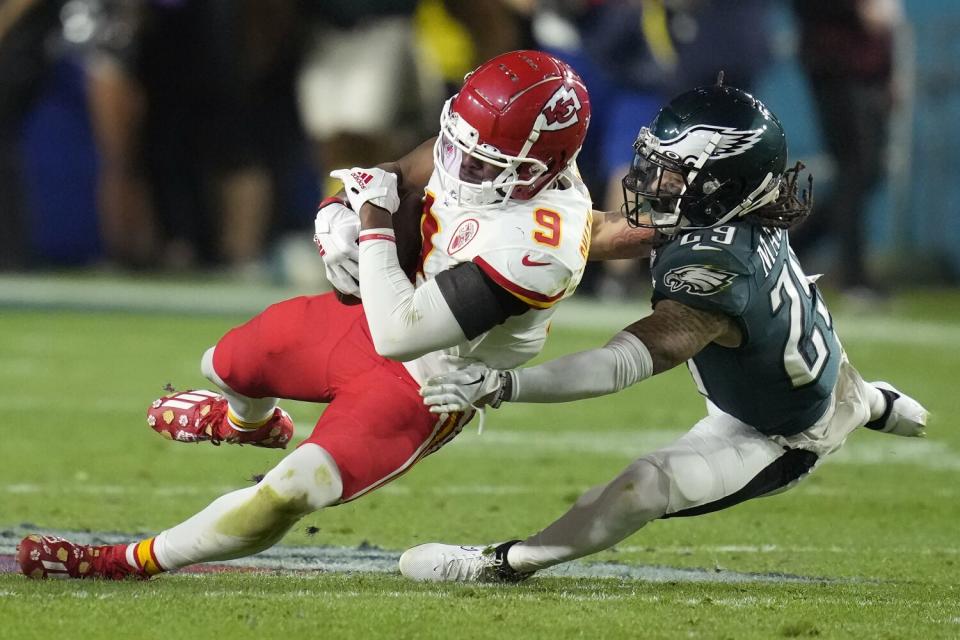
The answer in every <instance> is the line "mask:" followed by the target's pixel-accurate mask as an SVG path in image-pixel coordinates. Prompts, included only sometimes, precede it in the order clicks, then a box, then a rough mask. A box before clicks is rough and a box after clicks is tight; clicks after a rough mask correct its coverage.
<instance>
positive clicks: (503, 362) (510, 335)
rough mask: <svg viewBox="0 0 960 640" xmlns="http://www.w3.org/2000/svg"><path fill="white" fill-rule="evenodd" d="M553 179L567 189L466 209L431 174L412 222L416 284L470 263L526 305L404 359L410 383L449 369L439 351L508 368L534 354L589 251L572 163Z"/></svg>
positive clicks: (585, 195) (584, 203) (586, 211)
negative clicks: (472, 334)
mask: <svg viewBox="0 0 960 640" xmlns="http://www.w3.org/2000/svg"><path fill="white" fill-rule="evenodd" d="M561 181H562V182H563V183H565V184H569V185H570V186H569V187H568V188H566V189H557V188H554V189H548V190H545V191H542V192H540V193H539V194H538V195H537V196H536V197H535V198H533V199H532V200H527V201H515V200H511V201H509V202H508V203H507V204H506V205H505V206H503V207H499V208H496V209H484V210H479V211H476V210H473V211H472V210H470V209H469V208H465V207H462V206H460V205H459V204H458V203H457V202H456V201H455V200H452V199H449V198H445V197H444V194H443V191H442V190H441V188H440V182H439V178H438V176H437V172H436V171H434V173H433V175H432V176H431V177H430V182H429V183H428V185H427V188H426V199H425V202H424V214H423V217H422V219H421V223H420V231H421V235H422V238H423V249H422V253H421V259H420V267H419V270H418V272H417V285H418V286H419V285H420V284H422V283H423V282H425V281H427V280H429V279H431V278H433V277H435V276H436V275H437V274H438V273H440V272H441V271H445V270H446V269H450V268H452V267H454V266H456V265H458V264H460V263H462V262H471V261H472V262H474V263H476V264H477V266H479V267H480V269H481V270H483V272H484V273H485V274H486V275H487V276H488V277H489V278H490V279H491V280H493V281H494V282H496V283H497V284H498V285H500V286H501V287H503V288H504V289H506V290H507V291H509V292H510V293H512V294H513V295H514V296H516V297H517V298H520V299H521V300H523V301H524V302H525V303H527V304H528V305H529V306H530V307H531V308H530V310H529V311H527V312H525V313H523V314H521V315H519V316H511V317H509V318H507V320H506V321H505V322H504V323H503V324H500V325H497V326H495V327H493V328H492V329H490V330H489V331H487V332H486V333H483V334H481V335H479V336H477V337H476V338H474V339H473V340H469V341H466V342H463V343H461V344H458V345H456V346H454V347H450V348H448V349H444V350H442V351H436V352H433V353H429V354H427V355H425V356H421V357H420V358H417V359H416V360H412V361H410V362H407V363H405V366H406V367H407V369H408V370H409V371H410V374H411V375H412V376H413V377H414V379H415V380H417V381H418V382H420V383H423V382H424V381H425V380H426V379H427V378H429V377H430V376H433V375H436V374H438V373H442V372H444V371H448V370H450V369H451V366H450V365H448V364H445V363H443V362H441V361H440V358H439V356H440V355H442V354H451V355H455V356H460V357H463V358H472V359H477V360H482V361H483V362H484V363H486V364H487V365H488V366H490V367H493V368H496V369H508V368H511V367H517V366H519V365H522V364H523V363H525V362H527V361H528V360H530V359H531V358H533V357H534V356H536V355H537V354H538V353H540V350H541V349H542V348H543V344H544V342H545V341H546V339H547V330H548V328H549V325H550V318H551V317H552V316H553V312H554V309H555V306H556V303H557V302H559V301H560V300H562V299H564V298H566V297H568V296H570V295H572V294H573V292H574V290H575V289H576V287H577V285H578V284H579V283H580V278H581V277H582V276H583V269H584V267H585V266H586V262H587V254H588V253H589V251H590V231H591V226H592V211H591V209H592V202H591V200H590V194H589V192H588V191H587V188H586V186H585V185H584V184H583V181H582V180H581V179H580V176H579V173H578V172H577V170H576V167H572V168H570V169H568V170H567V171H566V172H564V174H562V178H561Z"/></svg>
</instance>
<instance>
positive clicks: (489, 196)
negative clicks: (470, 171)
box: [433, 98, 547, 209]
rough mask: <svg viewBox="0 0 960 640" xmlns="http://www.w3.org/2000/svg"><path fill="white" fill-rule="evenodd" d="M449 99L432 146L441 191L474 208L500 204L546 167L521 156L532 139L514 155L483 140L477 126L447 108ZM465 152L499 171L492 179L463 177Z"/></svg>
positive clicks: (532, 181)
mask: <svg viewBox="0 0 960 640" xmlns="http://www.w3.org/2000/svg"><path fill="white" fill-rule="evenodd" d="M452 101H453V99H452V98H451V99H450V100H447V103H446V104H445V105H444V108H443V113H442V115H441V116H440V136H439V137H438V138H437V142H436V144H435V145H434V148H433V160H434V166H435V168H436V169H437V172H438V174H439V177H440V184H441V187H442V188H443V191H444V193H445V194H448V195H449V196H451V197H452V198H454V199H455V200H456V201H457V202H458V203H459V204H460V205H461V206H469V207H473V208H477V209H484V208H495V207H499V206H502V205H503V204H505V203H506V202H507V201H508V200H510V198H511V197H512V196H513V195H514V191H515V190H516V189H517V188H518V187H519V188H526V187H531V186H532V185H534V183H536V181H537V179H538V178H540V176H542V175H543V173H544V172H546V171H547V165H546V164H545V163H544V162H542V161H540V160H538V159H536V158H528V157H525V154H526V153H527V152H528V151H529V147H530V146H532V143H528V144H527V145H526V146H525V147H524V149H522V150H521V151H520V154H518V155H510V154H508V153H505V152H502V151H501V150H499V149H497V148H496V147H494V146H492V145H489V144H485V143H484V142H483V141H481V140H480V134H479V132H478V131H477V129H476V128H475V127H473V126H471V125H470V123H468V122H467V121H466V120H464V119H463V118H461V117H460V116H459V115H458V114H457V113H456V112H454V111H453V110H452V109H451V103H452ZM465 156H470V157H472V158H475V159H476V160H479V161H480V162H483V163H485V164H487V165H492V166H494V167H498V168H500V172H499V174H497V175H496V176H495V177H494V178H493V179H479V180H478V181H473V180H472V179H464V178H462V177H461V169H462V168H463V160H464V157H465Z"/></svg>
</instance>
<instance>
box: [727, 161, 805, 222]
mask: <svg viewBox="0 0 960 640" xmlns="http://www.w3.org/2000/svg"><path fill="white" fill-rule="evenodd" d="M805 168H806V166H805V165H804V164H803V163H802V162H797V164H795V165H793V168H792V169H787V170H786V171H784V172H783V184H782V185H781V186H780V197H778V198H777V199H776V200H774V201H773V202H771V203H770V204H767V205H764V206H762V207H760V208H759V209H757V210H756V211H751V212H750V213H748V214H747V215H745V216H744V219H745V220H747V221H748V222H752V223H754V224H758V225H760V226H763V227H775V228H778V229H789V228H790V227H792V226H794V225H796V224H799V223H800V222H802V221H803V220H805V219H806V218H807V216H808V215H810V211H811V210H812V209H813V176H812V175H809V174H808V175H807V188H806V189H804V190H803V191H802V192H801V191H800V190H799V188H798V186H797V183H798V182H799V179H800V172H801V171H803V170H804V169H805Z"/></svg>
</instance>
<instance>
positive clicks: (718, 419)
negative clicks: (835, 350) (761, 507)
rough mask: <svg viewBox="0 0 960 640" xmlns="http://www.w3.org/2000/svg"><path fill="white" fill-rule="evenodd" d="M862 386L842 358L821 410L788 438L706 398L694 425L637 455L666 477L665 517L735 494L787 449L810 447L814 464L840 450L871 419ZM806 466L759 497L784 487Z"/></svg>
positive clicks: (790, 483) (795, 481)
mask: <svg viewBox="0 0 960 640" xmlns="http://www.w3.org/2000/svg"><path fill="white" fill-rule="evenodd" d="M866 384H867V383H866V382H864V380H863V378H861V377H860V374H859V372H858V371H857V370H856V369H855V368H854V367H853V366H852V365H851V364H850V362H849V361H848V360H847V358H846V356H844V358H843V360H842V361H841V363H840V371H839V375H838V378H837V384H836V386H835V387H834V390H833V394H832V395H831V398H830V406H829V407H828V408H827V411H826V413H824V415H823V416H822V417H821V418H820V419H819V420H818V421H817V422H816V423H815V424H814V425H813V426H811V427H810V428H809V429H806V430H805V431H801V432H800V433H798V434H796V435H792V436H767V435H764V434H762V433H760V432H759V431H757V430H756V429H754V428H753V427H751V426H750V425H748V424H746V423H745V422H742V421H740V420H738V419H736V418H734V417H733V416H731V415H729V414H726V413H724V412H723V411H721V410H720V409H718V408H717V407H716V406H715V405H714V404H713V403H711V402H708V403H707V412H708V413H707V417H705V418H704V419H702V420H701V421H700V422H698V423H697V424H696V425H695V426H694V427H693V429H691V430H690V431H688V432H687V433H686V434H684V435H683V436H681V437H680V438H679V439H678V440H676V441H675V442H673V443H672V444H670V445H667V446H666V447H664V448H662V449H659V450H657V451H654V452H653V453H651V454H648V455H646V456H644V457H643V458H642V459H643V460H647V461H649V462H650V463H652V464H653V465H654V466H656V467H657V468H659V469H660V470H661V471H663V472H664V474H665V475H666V476H667V477H668V478H669V494H668V499H667V510H666V515H670V514H674V513H677V512H679V511H683V510H686V509H690V508H693V507H700V506H703V505H706V504H709V503H713V502H716V501H719V500H721V499H723V498H726V497H728V496H731V495H733V494H735V493H736V492H737V491H740V490H741V489H743V488H744V487H745V486H746V485H747V484H748V483H750V481H751V480H753V479H754V478H757V477H758V476H759V475H760V474H761V472H763V471H764V470H765V469H767V468H768V467H770V466H771V465H773V464H774V463H775V462H777V461H778V460H779V459H781V458H782V457H783V455H784V453H785V450H787V449H800V450H803V451H809V452H811V453H813V454H815V455H816V456H817V457H816V459H815V460H812V462H813V464H814V466H815V465H817V464H819V463H820V462H821V461H822V460H823V459H824V458H825V457H826V456H828V455H829V454H831V453H833V452H834V451H836V450H837V449H839V448H840V447H841V446H842V445H843V443H844V442H845V441H846V439H847V436H848V435H850V433H851V432H852V431H853V430H854V429H856V428H857V427H861V426H863V425H864V424H866V423H867V422H868V421H869V420H870V404H869V401H868V398H869V396H868V395H867V391H866ZM811 470H812V467H811V468H810V469H808V470H807V471H806V472H804V473H801V474H800V476H799V477H797V478H794V479H793V480H792V481H790V482H788V483H786V484H784V485H781V486H776V487H773V488H771V489H770V490H768V491H764V492H763V493H762V494H761V495H763V494H768V493H770V492H771V491H777V492H780V491H785V490H786V489H789V488H791V487H793V486H794V485H796V484H797V482H799V481H800V480H801V479H803V478H804V477H806V475H807V474H808V473H809V471H811ZM748 497H755V496H748ZM738 502H739V501H738ZM733 504H736V502H734V503H733ZM728 506H729V505H728Z"/></svg>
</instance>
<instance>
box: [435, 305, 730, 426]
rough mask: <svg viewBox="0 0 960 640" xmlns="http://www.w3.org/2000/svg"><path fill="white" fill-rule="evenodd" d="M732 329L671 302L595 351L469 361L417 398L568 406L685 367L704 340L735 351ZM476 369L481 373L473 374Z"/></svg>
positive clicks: (450, 406) (449, 405)
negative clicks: (495, 364)
mask: <svg viewBox="0 0 960 640" xmlns="http://www.w3.org/2000/svg"><path fill="white" fill-rule="evenodd" d="M739 336H740V330H739V329H738V328H737V326H736V324H735V323H734V321H733V320H732V319H731V318H730V317H729V316H726V315H723V314H721V313H716V312H711V311H702V310H699V309H694V308H692V307H688V306H686V305H683V304H680V303H679V302H674V301H672V300H663V301H661V302H660V303H659V304H657V306H656V308H655V309H654V312H653V313H652V314H651V315H649V316H647V317H646V318H643V319H641V320H638V321H637V322H634V323H633V324H631V325H630V326H629V327H627V328H626V329H624V330H623V331H621V332H619V333H618V334H617V335H615V336H614V337H613V338H612V339H611V340H610V341H609V342H608V343H607V344H606V345H604V346H602V347H600V348H598V349H590V350H589V351H581V352H579V353H573V354H570V355H566V356H563V357H560V358H557V359H555V360H550V361H548V362H544V363H543V364H539V365H537V366H535V367H526V368H523V369H510V370H507V371H503V372H501V371H497V370H494V369H488V368H486V367H484V366H482V365H478V364H476V363H474V364H472V365H471V367H470V368H466V369H464V370H462V371H454V372H450V373H445V374H442V375H439V376H435V377H434V378H431V379H430V380H428V381H427V383H426V384H425V385H424V386H423V388H422V389H421V391H420V393H421V395H422V396H423V397H424V402H425V403H426V404H428V405H431V409H430V410H431V411H434V412H436V413H444V412H447V411H461V410H465V409H467V408H468V407H470V406H482V405H484V404H489V403H490V402H491V401H494V400H496V401H510V402H569V401H571V400H580V399H583V398H593V397H596V396H602V395H607V394H610V393H615V392H617V391H620V390H621V389H624V388H626V387H629V386H630V385H633V384H636V383H637V382H640V381H641V380H644V379H646V378H649V377H650V376H652V375H656V374H658V373H661V372H663V371H667V370H669V369H672V368H673V367H675V366H677V365H678V364H681V363H683V362H686V361H687V360H689V359H690V358H692V357H693V356H695V355H696V354H697V353H699V352H700V350H701V349H703V348H704V347H705V346H707V345H708V344H710V343H711V342H719V343H721V344H724V346H736V344H737V342H738V341H739ZM478 367H481V368H478Z"/></svg>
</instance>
